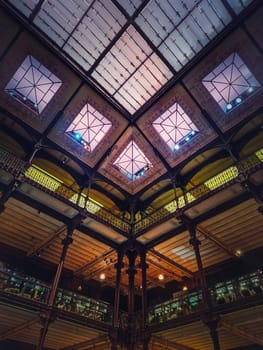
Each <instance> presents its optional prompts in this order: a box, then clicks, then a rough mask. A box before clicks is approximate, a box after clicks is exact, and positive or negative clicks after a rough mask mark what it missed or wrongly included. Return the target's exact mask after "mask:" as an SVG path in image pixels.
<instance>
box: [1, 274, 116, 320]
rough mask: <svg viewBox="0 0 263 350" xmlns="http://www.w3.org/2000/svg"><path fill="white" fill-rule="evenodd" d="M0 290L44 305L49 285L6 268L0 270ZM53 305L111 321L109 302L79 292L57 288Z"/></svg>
mask: <svg viewBox="0 0 263 350" xmlns="http://www.w3.org/2000/svg"><path fill="white" fill-rule="evenodd" d="M1 291H3V292H4V293H8V294H13V295H16V296H19V297H21V298H25V299H27V300H31V301H36V302H38V303H42V304H43V305H45V304H46V303H47V298H48V295H49V292H50V285H49V284H46V283H44V282H42V281H39V280H37V279H35V278H34V277H30V276H22V275H19V274H18V273H17V272H16V271H13V270H10V269H7V271H2V272H0V292H1ZM55 307H56V308H57V309H58V310H63V311H66V312H71V313H75V314H78V315H80V316H82V317H85V318H88V319H90V320H94V321H100V322H103V323H107V324H111V322H112V307H111V305H110V304H109V303H107V302H105V301H102V300H95V299H93V298H88V297H86V296H84V295H81V294H80V293H75V292H70V291H66V290H62V289H58V292H57V295H56V300H55Z"/></svg>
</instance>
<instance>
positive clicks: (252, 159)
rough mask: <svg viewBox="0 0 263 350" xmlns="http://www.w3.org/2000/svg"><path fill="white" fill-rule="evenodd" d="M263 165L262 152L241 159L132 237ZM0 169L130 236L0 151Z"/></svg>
mask: <svg viewBox="0 0 263 350" xmlns="http://www.w3.org/2000/svg"><path fill="white" fill-rule="evenodd" d="M262 163H263V148H262V149H260V150H258V151H257V152H255V153H253V154H252V155H250V156H249V157H247V158H246V159H243V160H242V161H241V162H240V164H239V166H235V165H234V166H231V167H229V168H227V169H225V170H223V171H222V172H220V173H219V174H217V175H215V176H213V177H212V178H210V179H208V180H206V181H205V182H204V183H202V184H200V185H198V186H196V187H194V188H192V189H190V190H189V191H187V192H186V193H184V194H183V195H181V196H179V197H178V198H176V199H175V200H173V201H171V202H170V203H168V204H166V205H165V206H163V207H162V208H159V209H157V210H155V211H153V212H151V213H150V214H148V215H146V216H145V217H143V218H142V219H140V220H137V221H136V222H135V226H134V233H135V234H139V233H141V232H142V231H144V230H146V229H147V228H149V227H150V226H152V225H154V224H157V223H160V222H162V221H165V220H168V219H169V218H170V217H172V216H173V215H174V213H175V212H176V211H177V210H178V209H182V208H185V207H187V206H189V205H192V203H194V202H196V201H198V200H200V199H203V198H206V197H207V196H209V195H212V194H213V193H214V192H216V191H218V190H220V189H221V188H222V186H227V185H230V184H232V183H233V181H236V180H237V179H238V176H239V173H240V169H242V171H244V172H246V174H249V173H251V172H253V171H254V170H255V169H257V168H258V167H259V166H262ZM0 168H2V169H4V170H6V171H8V172H10V173H11V174H12V175H13V176H17V175H19V174H24V175H25V181H26V182H29V183H31V184H32V185H34V186H36V187H39V188H41V190H43V191H46V192H48V193H49V194H51V195H53V196H55V197H58V198H60V199H63V200H66V201H69V202H71V203H72V204H73V205H74V206H76V207H78V208H86V210H87V212H88V213H89V214H90V215H91V216H92V217H94V218H95V219H97V220H99V221H101V222H103V223H107V224H110V225H112V226H113V227H114V228H117V229H118V230H120V231H121V232H124V233H126V234H127V233H129V232H131V227H130V223H129V222H128V221H127V220H125V219H124V218H123V217H120V216H116V215H114V214H113V213H111V212H110V211H108V210H106V209H105V208H104V207H103V206H101V205H99V204H98V203H96V202H94V201H93V200H92V199H91V198H87V197H86V196H85V195H84V194H83V193H78V192H76V191H74V190H73V189H72V188H70V187H68V186H66V185H65V184H64V183H63V182H62V181H61V180H59V179H57V178H55V177H54V176H52V175H50V174H48V173H47V172H45V171H44V170H42V169H40V168H39V167H36V166H34V165H31V166H30V167H28V163H27V162H24V161H23V160H21V159H19V158H17V157H15V156H14V155H12V154H11V153H9V152H8V151H6V150H4V149H3V148H0Z"/></svg>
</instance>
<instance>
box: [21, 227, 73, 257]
mask: <svg viewBox="0 0 263 350" xmlns="http://www.w3.org/2000/svg"><path fill="white" fill-rule="evenodd" d="M66 230H67V226H66V225H63V226H61V227H60V228H59V229H58V230H56V231H55V232H54V233H52V234H51V235H50V236H49V237H47V238H46V239H44V240H43V241H42V242H40V243H39V244H38V245H36V246H34V247H33V248H32V249H30V250H29V251H28V252H27V253H26V255H27V256H33V255H35V254H37V253H39V252H40V251H41V252H43V250H44V249H45V248H47V247H48V246H49V245H50V244H51V243H52V242H53V241H54V240H55V239H57V238H59V237H60V236H61V235H62V234H63V233H65V232H66Z"/></svg>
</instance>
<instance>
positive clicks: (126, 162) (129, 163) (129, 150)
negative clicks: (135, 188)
mask: <svg viewBox="0 0 263 350" xmlns="http://www.w3.org/2000/svg"><path fill="white" fill-rule="evenodd" d="M113 167H114V168H115V169H117V170H118V171H120V172H121V173H122V174H123V175H125V176H126V177H127V178H128V179H129V180H130V181H135V180H137V179H139V178H140V177H142V176H144V175H145V173H146V172H147V170H149V169H150V168H151V167H152V164H151V162H150V161H149V160H148V158H147V157H146V156H145V155H144V153H143V152H142V150H141V149H140V148H139V147H138V146H137V144H136V143H135V142H134V140H131V141H130V142H129V144H128V145H127V147H125V149H124V150H123V151H122V153H121V154H120V155H119V157H118V158H117V159H116V160H115V162H114V163H113Z"/></svg>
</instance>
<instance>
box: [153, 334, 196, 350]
mask: <svg viewBox="0 0 263 350" xmlns="http://www.w3.org/2000/svg"><path fill="white" fill-rule="evenodd" d="M152 342H154V343H158V344H161V345H164V346H165V347H166V349H168V348H171V349H174V350H195V349H194V348H190V347H189V346H186V345H183V344H180V343H177V342H175V341H171V340H166V339H164V338H163V337H160V336H157V335H153V336H152Z"/></svg>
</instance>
